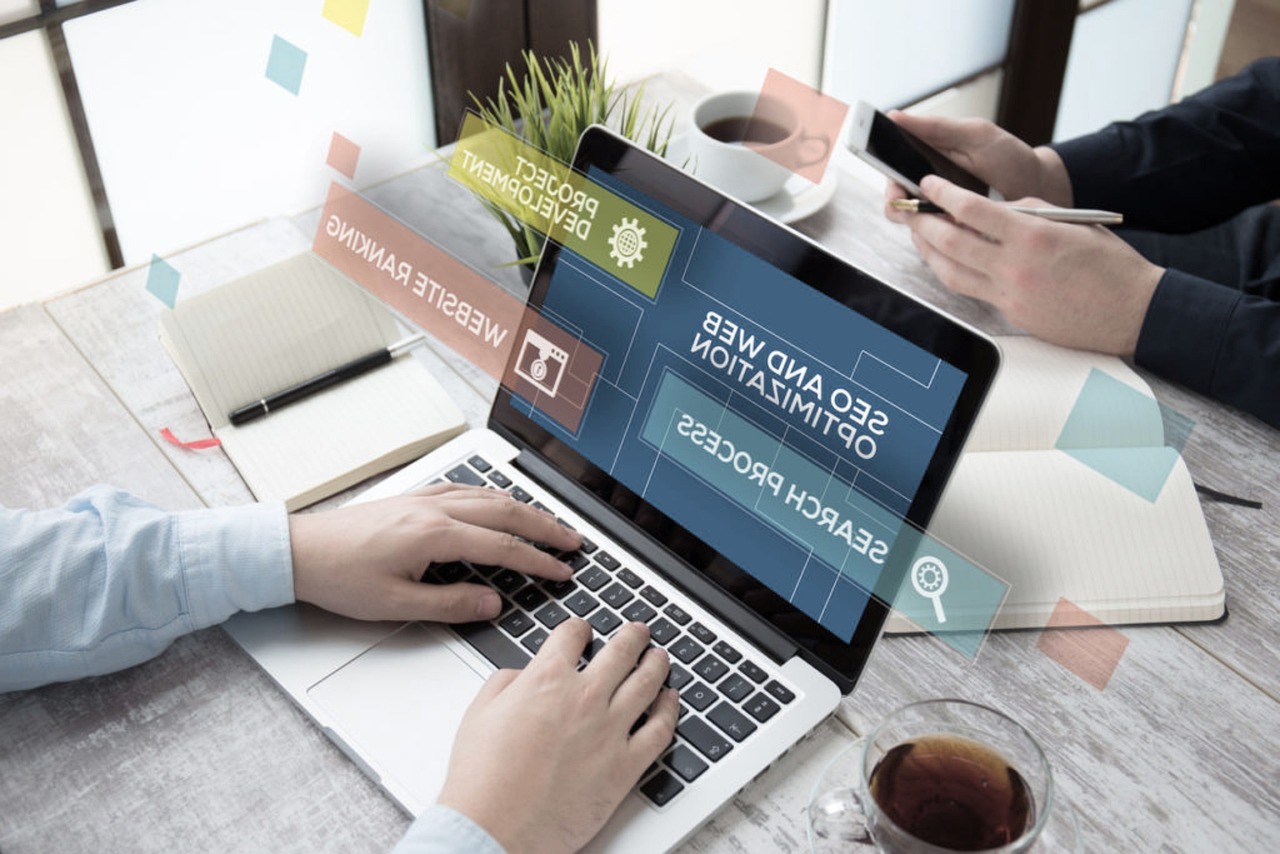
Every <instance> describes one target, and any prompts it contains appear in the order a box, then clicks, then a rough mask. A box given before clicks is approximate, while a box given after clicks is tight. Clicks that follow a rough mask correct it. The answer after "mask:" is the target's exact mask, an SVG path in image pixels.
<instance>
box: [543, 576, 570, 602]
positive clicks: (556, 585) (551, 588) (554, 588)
mask: <svg viewBox="0 0 1280 854" xmlns="http://www.w3.org/2000/svg"><path fill="white" fill-rule="evenodd" d="M542 589H543V590H545V591H547V593H549V594H550V595H551V596H552V597H554V598H556V599H563V598H564V597H566V596H568V595H569V594H570V593H572V592H573V591H575V590H577V589H578V584H577V582H575V581H574V580H573V579H572V578H570V579H568V580H567V581H543V582H542Z"/></svg>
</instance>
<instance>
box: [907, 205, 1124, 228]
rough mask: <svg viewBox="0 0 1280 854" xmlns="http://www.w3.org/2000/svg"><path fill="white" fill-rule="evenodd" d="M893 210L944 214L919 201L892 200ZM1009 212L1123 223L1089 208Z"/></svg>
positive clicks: (1120, 216)
mask: <svg viewBox="0 0 1280 854" xmlns="http://www.w3.org/2000/svg"><path fill="white" fill-rule="evenodd" d="M889 204H890V205H892V206H893V208H894V209H895V210H900V211H910V212H911V213H944V211H943V210H942V208H940V207H938V206H937V205H935V204H934V203H933V202H925V201H921V200H920V199H894V200H893V201H892V202H890V203H889ZM1006 207H1008V208H1009V210H1012V211H1017V212H1018V213H1024V214H1029V215H1030V216H1038V217H1040V218H1041V219H1051V220H1053V221H1054V222H1079V223H1096V224H1099V225H1120V224H1121V223H1123V222H1124V214H1118V213H1116V212H1115V211H1099V210H1093V209H1091V208H1029V207H1026V206H1024V205H1007V206H1006Z"/></svg>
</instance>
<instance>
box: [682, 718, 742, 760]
mask: <svg viewBox="0 0 1280 854" xmlns="http://www.w3.org/2000/svg"><path fill="white" fill-rule="evenodd" d="M676 732H677V733H679V734H680V737H681V738H683V739H684V740H685V741H687V742H689V743H690V744H692V745H693V748H694V750H697V751H698V752H699V753H701V754H702V755H703V756H705V757H707V758H708V759H710V760H711V761H712V762H719V761H720V760H721V759H722V758H724V755H725V754H726V753H728V752H729V751H730V750H732V749H733V745H732V744H730V743H729V742H727V741H725V740H724V739H723V738H722V737H721V736H720V734H719V733H718V732H716V731H715V730H714V729H712V728H711V726H710V725H709V724H707V723H706V722H705V721H704V720H702V719H701V718H694V717H689V718H685V719H684V721H682V722H681V723H680V725H679V726H677V727H676Z"/></svg>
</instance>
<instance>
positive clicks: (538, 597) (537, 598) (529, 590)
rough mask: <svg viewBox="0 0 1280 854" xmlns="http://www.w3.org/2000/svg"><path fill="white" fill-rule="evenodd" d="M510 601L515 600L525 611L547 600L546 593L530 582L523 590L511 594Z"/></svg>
mask: <svg viewBox="0 0 1280 854" xmlns="http://www.w3.org/2000/svg"><path fill="white" fill-rule="evenodd" d="M511 601H513V602H515V603H516V604H517V605H519V606H520V607H521V608H524V609H525V610H526V611H532V610H533V609H534V608H537V607H538V606H539V605H541V604H542V603H543V602H546V601H547V594H546V593H543V592H542V591H541V590H539V589H538V588H537V587H536V586H534V585H532V584H530V585H529V586H528V587H525V588H524V589H523V590H520V591H519V592H518V593H516V595H514V596H512V597H511Z"/></svg>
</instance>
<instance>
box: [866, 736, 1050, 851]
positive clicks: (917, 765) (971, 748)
mask: <svg viewBox="0 0 1280 854" xmlns="http://www.w3.org/2000/svg"><path fill="white" fill-rule="evenodd" d="M869 788H870V791H871V796H872V797H873V798H875V801H876V805H877V806H878V807H879V808H880V811H881V812H882V813H883V814H884V815H885V816H887V817H888V818H889V819H890V820H891V821H892V822H893V823H894V824H895V825H897V826H898V827H899V828H901V829H902V830H904V831H906V832H907V833H909V834H910V835H911V836H914V837H916V838H917V839H920V840H923V841H925V842H929V843H931V844H933V845H937V846H939V847H942V848H949V849H951V850H954V851H981V850H984V849H987V848H998V847H1000V846H1002V845H1007V844H1009V843H1010V842H1013V841H1014V840H1016V839H1018V838H1020V837H1021V836H1022V835H1023V833H1025V832H1026V830H1027V828H1028V827H1030V826H1031V825H1033V824H1034V823H1035V805H1034V803H1032V798H1031V794H1030V791H1029V790H1028V787H1027V784H1026V781H1025V780H1024V779H1023V778H1022V775H1021V774H1019V773H1018V771H1017V769H1015V768H1014V767H1013V766H1012V765H1010V763H1009V761H1008V760H1007V759H1005V758H1004V757H1003V756H1001V755H1000V754H999V753H997V752H996V751H994V750H992V749H991V748H989V747H986V746H984V745H982V744H979V743H978V742H976V741H971V740H970V739H967V738H963V737H960V736H955V735H931V736H924V737H921V738H916V739H914V740H912V741H908V742H904V743H902V744H899V745H897V746H896V747H893V748H890V750H889V751H888V752H887V753H885V755H884V756H883V757H881V759H880V761H879V762H878V763H877V764H876V767H875V769H874V770H873V771H872V772H871V777H870V780H869Z"/></svg>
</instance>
